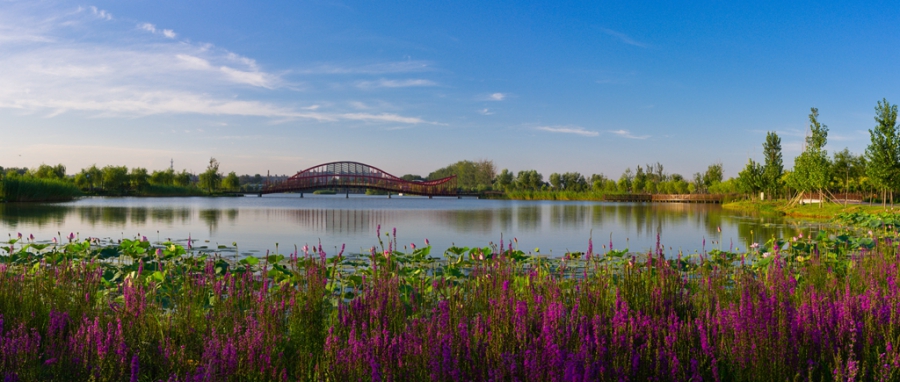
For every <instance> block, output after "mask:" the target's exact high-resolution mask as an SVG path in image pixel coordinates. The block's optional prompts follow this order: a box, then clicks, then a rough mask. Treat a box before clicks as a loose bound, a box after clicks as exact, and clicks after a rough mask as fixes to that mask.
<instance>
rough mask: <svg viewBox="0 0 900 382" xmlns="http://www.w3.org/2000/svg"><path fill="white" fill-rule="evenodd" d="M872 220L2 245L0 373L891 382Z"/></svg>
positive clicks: (894, 302)
mask: <svg viewBox="0 0 900 382" xmlns="http://www.w3.org/2000/svg"><path fill="white" fill-rule="evenodd" d="M875 231H876V232H875V233H873V234H869V233H864V232H862V231H854V230H849V231H835V232H822V233H821V234H819V235H817V236H815V237H800V238H797V239H793V238H792V239H788V240H786V241H782V240H774V239H773V240H772V241H770V242H769V243H759V244H758V245H756V246H754V249H753V250H752V251H751V252H747V253H730V252H724V251H719V250H713V251H710V252H708V253H698V254H695V255H692V256H682V255H681V254H679V253H665V249H664V248H657V249H656V251H654V252H650V253H647V254H644V255H638V254H632V253H628V252H627V250H615V251H613V250H609V249H605V250H604V251H603V252H604V253H599V254H596V253H593V245H592V243H587V244H588V245H587V248H588V249H587V251H586V253H569V254H566V256H565V257H562V258H557V259H548V258H544V257H540V256H533V255H531V254H528V253H524V252H522V251H519V250H517V249H516V248H514V246H513V243H503V242H501V243H499V244H498V245H492V246H488V247H474V248H458V247H452V248H450V249H448V250H447V251H446V253H444V256H441V257H434V256H432V255H431V253H430V251H431V247H430V246H428V245H427V243H426V245H424V246H419V247H416V246H415V245H414V244H413V243H410V244H409V245H406V244H404V243H399V242H397V241H396V239H394V238H395V237H396V235H380V233H379V235H378V241H377V242H378V247H377V248H376V247H373V248H372V250H371V252H370V253H367V254H357V255H348V254H344V253H343V251H341V252H340V253H332V254H331V256H330V257H329V256H327V255H326V253H325V252H323V251H322V248H321V247H319V248H303V249H294V250H293V251H291V252H290V253H287V254H283V255H282V254H278V253H272V254H268V255H267V256H265V257H261V258H255V257H248V258H244V259H241V260H229V259H226V258H222V257H219V256H215V255H203V256H200V255H198V254H193V255H191V253H190V251H191V249H190V247H188V248H184V247H181V246H179V245H177V244H173V243H157V244H151V243H149V242H147V241H146V239H144V238H136V239H134V240H123V241H122V242H121V243H116V244H98V242H97V241H96V240H95V239H87V240H80V241H79V240H71V242H70V243H68V244H64V245H63V244H60V245H54V244H53V243H43V244H38V243H35V242H31V241H27V240H21V239H14V240H11V241H10V243H9V244H8V245H6V248H3V249H2V250H0V251H5V252H7V253H6V255H5V256H0V315H2V321H0V322H2V325H0V343H2V344H3V346H0V374H2V376H3V378H4V380H29V381H31V380H94V381H122V380H131V381H158V380H166V381H264V380H315V381H351V380H378V381H381V380H398V381H399V380H415V381H420V380H432V381H453V380H466V381H468V380H557V379H558V380H573V381H594V380H600V381H603V380H610V381H615V380H697V381H699V380H722V381H754V380H758V381H770V380H795V379H803V380H816V381H818V380H896V378H898V377H900V347H897V346H896V345H894V344H895V343H896V340H897V338H900V287H898V284H897V283H896V282H895V281H896V280H898V279H900V261H898V256H900V253H898V251H897V248H896V247H897V246H896V240H897V239H898V237H897V235H896V234H895V233H894V232H893V231H891V230H888V229H876V230H875ZM392 239H393V241H392ZM64 240H65V239H61V238H60V239H57V241H64ZM506 244H508V246H507V245H506ZM401 247H402V248H404V249H403V251H402V252H401V251H399V250H398V249H399V248H401ZM610 247H612V245H611V243H610ZM406 248H409V249H408V250H407V249H406Z"/></svg>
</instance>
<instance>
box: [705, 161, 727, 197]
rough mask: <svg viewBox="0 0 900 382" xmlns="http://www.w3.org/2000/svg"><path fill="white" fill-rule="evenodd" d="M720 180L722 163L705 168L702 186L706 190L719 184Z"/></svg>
mask: <svg viewBox="0 0 900 382" xmlns="http://www.w3.org/2000/svg"><path fill="white" fill-rule="evenodd" d="M722 178H723V172H722V162H716V163H713V164H711V165H709V167H707V168H706V172H705V173H703V186H704V187H705V189H706V190H709V188H710V187H712V186H713V185H715V184H716V183H721V182H722Z"/></svg>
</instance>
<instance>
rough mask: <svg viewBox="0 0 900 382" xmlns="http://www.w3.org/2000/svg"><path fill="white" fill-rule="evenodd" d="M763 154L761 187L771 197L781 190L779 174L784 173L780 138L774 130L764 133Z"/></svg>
mask: <svg viewBox="0 0 900 382" xmlns="http://www.w3.org/2000/svg"><path fill="white" fill-rule="evenodd" d="M763 156H764V157H765V163H763V174H762V183H763V189H765V190H766V191H768V193H769V195H770V196H769V197H770V198H771V197H773V196H775V195H777V194H778V192H779V191H781V176H782V175H784V163H782V160H781V138H780V137H779V136H778V134H775V132H774V131H770V132H768V133H767V134H766V141H765V142H764V143H763Z"/></svg>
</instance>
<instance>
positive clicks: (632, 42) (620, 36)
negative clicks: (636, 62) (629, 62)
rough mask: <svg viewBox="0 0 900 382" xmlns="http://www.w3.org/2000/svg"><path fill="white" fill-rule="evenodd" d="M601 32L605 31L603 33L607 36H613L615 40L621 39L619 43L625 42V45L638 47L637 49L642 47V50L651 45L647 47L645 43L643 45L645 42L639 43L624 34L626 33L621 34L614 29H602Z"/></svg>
mask: <svg viewBox="0 0 900 382" xmlns="http://www.w3.org/2000/svg"><path fill="white" fill-rule="evenodd" d="M600 30H601V31H603V33H606V34H608V35H610V36H612V37H615V38H617V39H619V41H621V42H623V43H625V44H628V45H633V46H637V47H640V48H647V47H649V45H647V44H645V43H643V42H640V41H637V40H635V39H633V38H631V36H628V35H627V34H624V33H621V32H616V31H614V30H612V29H607V28H600Z"/></svg>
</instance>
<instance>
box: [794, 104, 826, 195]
mask: <svg viewBox="0 0 900 382" xmlns="http://www.w3.org/2000/svg"><path fill="white" fill-rule="evenodd" d="M809 133H810V134H809V136H808V137H806V149H805V150H803V152H802V153H800V156H798V157H797V159H794V171H793V172H791V175H790V177H788V183H789V186H791V188H793V189H796V190H798V191H800V192H809V191H813V190H815V191H818V194H819V207H821V206H822V190H823V189H825V188H826V187H827V186H828V182H829V181H830V180H831V176H830V174H831V168H830V167H831V162H830V161H829V160H828V153H827V152H826V151H825V143H827V142H828V126H826V125H824V124H822V123H819V109H816V108H811V109H810V113H809Z"/></svg>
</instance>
